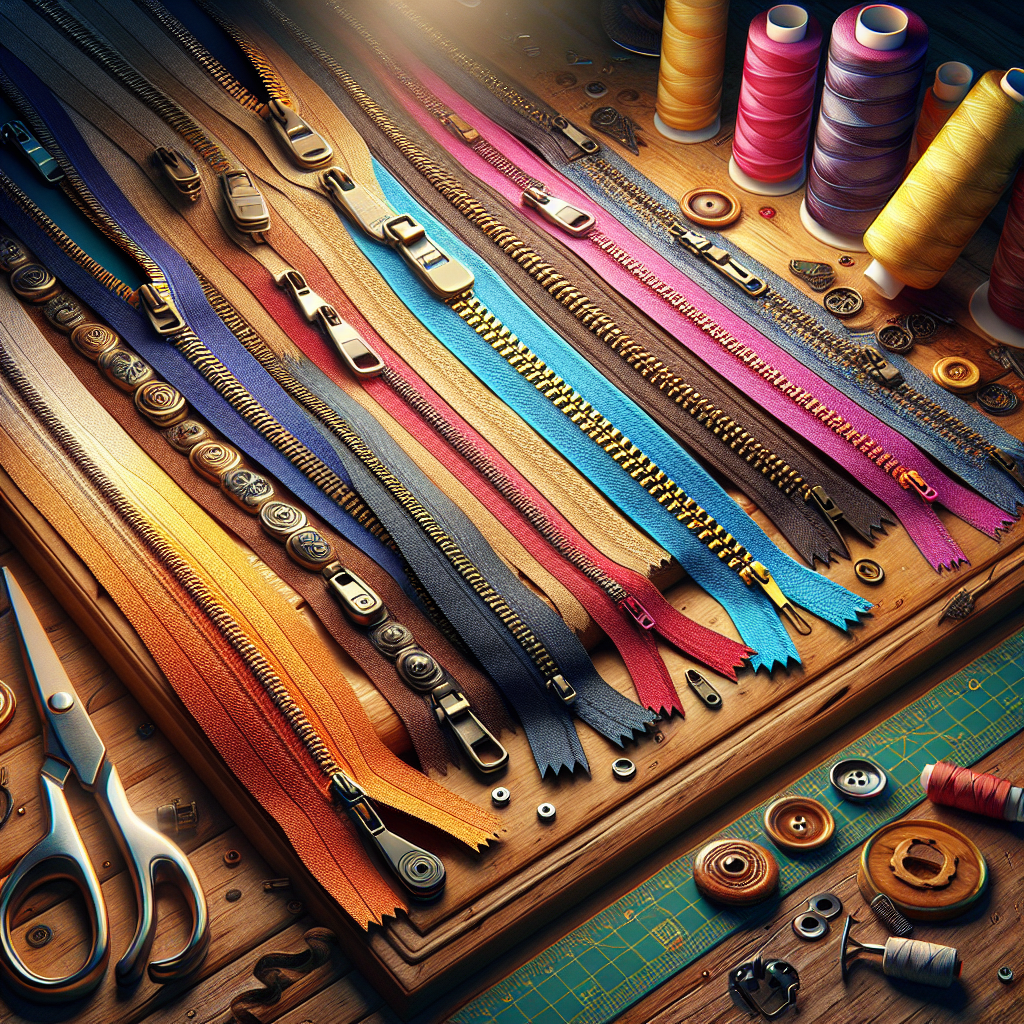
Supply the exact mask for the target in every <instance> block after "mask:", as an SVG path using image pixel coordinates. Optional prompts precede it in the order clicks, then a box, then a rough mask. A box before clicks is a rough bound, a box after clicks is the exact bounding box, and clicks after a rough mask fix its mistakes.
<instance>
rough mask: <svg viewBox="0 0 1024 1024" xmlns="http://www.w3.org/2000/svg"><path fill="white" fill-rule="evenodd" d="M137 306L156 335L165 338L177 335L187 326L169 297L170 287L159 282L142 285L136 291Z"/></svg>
mask: <svg viewBox="0 0 1024 1024" xmlns="http://www.w3.org/2000/svg"><path fill="white" fill-rule="evenodd" d="M138 296H139V305H140V306H142V308H143V309H144V310H145V311H146V316H148V317H149V322H150V323H151V324H152V325H153V330H154V331H156V333H157V334H159V335H162V336H167V335H170V334H178V333H179V332H180V331H183V330H185V328H186V327H187V326H188V325H187V324H186V323H185V319H184V317H182V315H181V313H179V312H178V307H177V306H176V305H175V304H174V299H173V298H172V297H171V289H170V286H169V285H167V283H166V282H163V281H160V282H157V283H155V284H152V283H151V284H143V285H140V286H139V291H138Z"/></svg>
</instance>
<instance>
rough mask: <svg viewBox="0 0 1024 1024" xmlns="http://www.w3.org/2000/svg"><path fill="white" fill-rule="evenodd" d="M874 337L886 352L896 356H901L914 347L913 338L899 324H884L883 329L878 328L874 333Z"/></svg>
mask: <svg viewBox="0 0 1024 1024" xmlns="http://www.w3.org/2000/svg"><path fill="white" fill-rule="evenodd" d="M875 337H876V338H877V339H878V344H879V345H881V346H882V348H884V349H885V351H886V352H895V353H897V355H903V354H904V353H906V352H909V351H910V350H911V349H912V348H913V347H914V336H913V335H912V334H911V333H910V331H907V330H904V329H903V328H902V327H900V325H899V324H886V325H885V326H884V327H879V328H878V330H877V331H875Z"/></svg>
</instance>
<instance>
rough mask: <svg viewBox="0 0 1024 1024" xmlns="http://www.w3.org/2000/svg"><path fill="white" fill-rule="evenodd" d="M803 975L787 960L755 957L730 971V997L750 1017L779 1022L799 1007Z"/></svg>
mask: <svg viewBox="0 0 1024 1024" xmlns="http://www.w3.org/2000/svg"><path fill="white" fill-rule="evenodd" d="M799 988H800V975H799V974H797V970H796V968H795V967H794V966H793V965H792V964H790V963H787V962H786V961H785V960H776V959H774V958H765V957H760V956H758V957H755V958H754V959H753V960H750V961H747V963H743V964H740V965H739V967H734V968H733V969H732V970H731V971H729V994H730V995H731V996H732V998H733V1001H734V1002H735V1003H736V1004H737V1005H738V1006H739V1007H741V1008H742V1009H744V1010H748V1011H749V1012H750V1013H754V1014H760V1015H761V1016H762V1017H764V1018H765V1019H766V1020H775V1019H776V1018H778V1017H779V1016H781V1014H782V1013H783V1012H784V1011H785V1009H786V1007H787V1006H793V1005H795V1004H796V994H797V991H798V990H799Z"/></svg>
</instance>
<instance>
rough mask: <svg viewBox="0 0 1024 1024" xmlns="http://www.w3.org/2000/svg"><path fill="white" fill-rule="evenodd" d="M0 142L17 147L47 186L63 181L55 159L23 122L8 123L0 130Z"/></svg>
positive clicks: (61, 172) (62, 175)
mask: <svg viewBox="0 0 1024 1024" xmlns="http://www.w3.org/2000/svg"><path fill="white" fill-rule="evenodd" d="M0 141H3V142H9V143H11V144H12V145H15V146H17V147H18V149H20V150H21V152H22V155H23V156H24V157H25V159H26V160H28V162H29V163H30V164H31V165H32V166H33V167H34V168H35V170H36V173H37V174H38V175H39V177H40V178H42V179H43V181H45V182H46V184H47V185H56V184H57V182H59V181H62V180H63V179H64V172H63V171H62V170H61V169H60V165H59V164H58V163H57V161H56V159H55V158H54V157H53V156H52V155H51V154H50V151H49V150H48V149H46V148H45V147H44V146H43V144H42V143H41V142H40V141H39V140H38V139H37V138H36V137H35V136H34V135H33V134H32V133H31V132H30V131H29V130H28V129H27V128H26V127H25V124H24V122H23V121H8V122H7V123H6V124H5V125H4V126H3V127H2V128H0Z"/></svg>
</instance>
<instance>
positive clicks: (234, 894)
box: [224, 889, 242, 903]
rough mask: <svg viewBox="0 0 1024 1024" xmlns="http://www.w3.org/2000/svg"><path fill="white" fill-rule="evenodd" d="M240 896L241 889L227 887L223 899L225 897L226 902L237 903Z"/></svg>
mask: <svg viewBox="0 0 1024 1024" xmlns="http://www.w3.org/2000/svg"><path fill="white" fill-rule="evenodd" d="M241 898H242V890H241V889H228V891H227V892H226V893H224V899H226V900H227V901H228V903H237V902H238V901H239V900H240V899H241Z"/></svg>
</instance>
